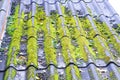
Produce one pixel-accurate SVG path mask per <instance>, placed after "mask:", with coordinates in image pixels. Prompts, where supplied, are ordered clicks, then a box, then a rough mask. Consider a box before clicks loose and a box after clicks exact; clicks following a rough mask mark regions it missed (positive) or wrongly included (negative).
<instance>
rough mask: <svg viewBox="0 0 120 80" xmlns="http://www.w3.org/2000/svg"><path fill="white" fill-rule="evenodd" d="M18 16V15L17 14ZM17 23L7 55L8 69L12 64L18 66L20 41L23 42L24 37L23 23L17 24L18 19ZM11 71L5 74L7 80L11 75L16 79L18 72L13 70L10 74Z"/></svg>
mask: <svg viewBox="0 0 120 80" xmlns="http://www.w3.org/2000/svg"><path fill="white" fill-rule="evenodd" d="M16 14H18V13H16ZM16 14H15V15H16ZM16 18H17V17H16ZM15 22H16V24H14V26H15V27H16V29H15V30H14V32H13V36H12V40H11V42H10V45H9V50H8V53H7V62H6V66H7V67H8V66H10V64H13V65H14V66H16V65H17V58H16V56H17V54H18V53H19V50H20V40H21V36H22V26H23V21H22V20H20V23H19V24H17V22H18V20H17V19H16V20H15ZM9 71H10V69H8V71H7V72H6V73H5V77H4V79H5V80H7V78H8V76H9V75H11V76H10V77H11V78H14V77H15V75H16V71H15V70H14V69H12V70H11V73H8V72H9Z"/></svg>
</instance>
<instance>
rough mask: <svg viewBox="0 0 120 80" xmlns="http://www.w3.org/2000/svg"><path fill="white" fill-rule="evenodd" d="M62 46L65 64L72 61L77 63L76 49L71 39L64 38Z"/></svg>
mask: <svg viewBox="0 0 120 80" xmlns="http://www.w3.org/2000/svg"><path fill="white" fill-rule="evenodd" d="M61 46H62V55H63V57H64V61H65V63H66V64H68V63H69V62H70V60H72V61H74V62H76V59H75V52H74V47H73V46H72V44H71V39H70V38H68V37H63V38H62V39H61Z"/></svg>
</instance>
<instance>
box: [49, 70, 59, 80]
mask: <svg viewBox="0 0 120 80" xmlns="http://www.w3.org/2000/svg"><path fill="white" fill-rule="evenodd" d="M48 80H59V75H58V73H57V70H55V73H54V74H53V75H50V78H49V79H48Z"/></svg>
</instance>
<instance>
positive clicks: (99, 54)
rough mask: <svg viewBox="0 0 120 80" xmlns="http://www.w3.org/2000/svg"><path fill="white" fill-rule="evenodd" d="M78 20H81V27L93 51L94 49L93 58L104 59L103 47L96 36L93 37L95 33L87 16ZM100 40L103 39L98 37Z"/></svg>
mask: <svg viewBox="0 0 120 80" xmlns="http://www.w3.org/2000/svg"><path fill="white" fill-rule="evenodd" d="M80 21H81V24H82V27H83V29H84V30H85V31H86V33H87V38H88V40H89V42H90V47H91V48H92V49H93V51H94V53H95V55H96V57H95V58H99V59H104V60H105V58H106V57H107V56H106V54H105V48H104V47H103V46H102V45H101V43H100V41H99V39H98V37H95V38H94V36H95V35H96V32H95V31H94V30H93V28H92V26H91V24H90V22H89V20H88V19H87V18H83V19H80ZM98 34H100V33H99V32H98ZM100 40H102V41H103V39H100ZM103 42H104V41H103ZM104 43H105V42H104ZM105 44H106V43H105ZM91 52H92V51H91Z"/></svg>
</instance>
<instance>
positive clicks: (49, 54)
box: [44, 36, 57, 64]
mask: <svg viewBox="0 0 120 80" xmlns="http://www.w3.org/2000/svg"><path fill="white" fill-rule="evenodd" d="M52 41H53V38H52V37H50V36H48V37H45V40H44V51H45V56H46V61H47V64H50V63H53V64H57V62H56V50H55V48H54V45H53V42H52Z"/></svg>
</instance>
